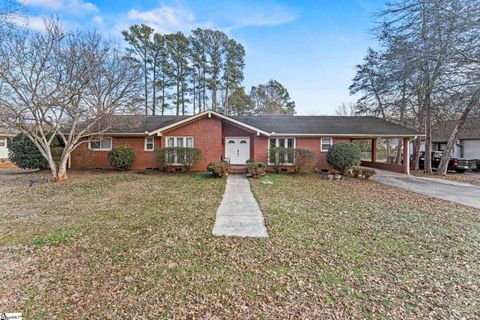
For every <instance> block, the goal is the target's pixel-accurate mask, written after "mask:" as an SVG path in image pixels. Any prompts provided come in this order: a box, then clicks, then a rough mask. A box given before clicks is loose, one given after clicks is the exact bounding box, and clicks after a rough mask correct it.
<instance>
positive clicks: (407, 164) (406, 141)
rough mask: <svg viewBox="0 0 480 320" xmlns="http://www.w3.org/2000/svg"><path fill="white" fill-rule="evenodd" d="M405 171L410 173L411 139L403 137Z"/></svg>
mask: <svg viewBox="0 0 480 320" xmlns="http://www.w3.org/2000/svg"><path fill="white" fill-rule="evenodd" d="M403 173H406V174H408V175H409V174H410V139H409V138H403Z"/></svg>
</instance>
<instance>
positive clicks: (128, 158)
mask: <svg viewBox="0 0 480 320" xmlns="http://www.w3.org/2000/svg"><path fill="white" fill-rule="evenodd" d="M134 161H135V151H134V150H133V148H132V147H130V146H127V145H125V146H117V147H114V148H113V149H112V150H111V151H110V152H109V153H108V162H109V163H110V165H111V166H112V167H114V168H115V169H117V170H128V169H129V168H130V167H131V166H132V165H133V162H134Z"/></svg>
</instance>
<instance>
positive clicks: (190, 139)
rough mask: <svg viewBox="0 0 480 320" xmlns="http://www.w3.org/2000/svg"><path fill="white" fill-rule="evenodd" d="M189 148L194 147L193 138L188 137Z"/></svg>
mask: <svg viewBox="0 0 480 320" xmlns="http://www.w3.org/2000/svg"><path fill="white" fill-rule="evenodd" d="M187 148H193V138H187Z"/></svg>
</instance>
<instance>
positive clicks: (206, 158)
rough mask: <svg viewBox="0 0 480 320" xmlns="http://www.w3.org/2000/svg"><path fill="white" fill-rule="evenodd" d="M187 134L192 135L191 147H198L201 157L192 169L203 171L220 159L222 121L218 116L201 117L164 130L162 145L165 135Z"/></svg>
mask: <svg viewBox="0 0 480 320" xmlns="http://www.w3.org/2000/svg"><path fill="white" fill-rule="evenodd" d="M168 136H174V137H178V136H188V137H193V147H194V148H197V149H200V151H201V152H202V158H201V160H200V163H199V164H198V165H197V166H196V167H194V168H193V170H194V171H205V170H207V165H208V164H209V163H210V162H212V161H220V159H221V157H222V154H223V146H222V121H221V120H220V119H218V118H214V117H211V118H208V117H205V118H201V119H198V120H197V121H193V122H191V123H188V124H186V125H184V126H181V127H178V128H175V129H172V130H170V131H167V132H164V133H163V137H162V146H165V145H164V143H165V141H166V140H165V137H168Z"/></svg>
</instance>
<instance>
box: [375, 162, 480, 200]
mask: <svg viewBox="0 0 480 320" xmlns="http://www.w3.org/2000/svg"><path fill="white" fill-rule="evenodd" d="M372 179H374V180H375V181H378V182H380V183H383V184H386V185H390V186H394V187H399V188H403V189H407V190H410V191H413V192H417V193H422V194H425V195H427V196H430V197H434V198H438V199H442V200H448V201H452V202H456V203H460V204H463V205H465V206H469V207H473V208H476V209H480V186H475V185H471V184H466V183H461V182H455V181H448V180H442V179H435V178H424V177H415V176H408V175H406V174H398V173H387V172H383V171H379V170H377V175H375V176H373V177H372Z"/></svg>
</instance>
